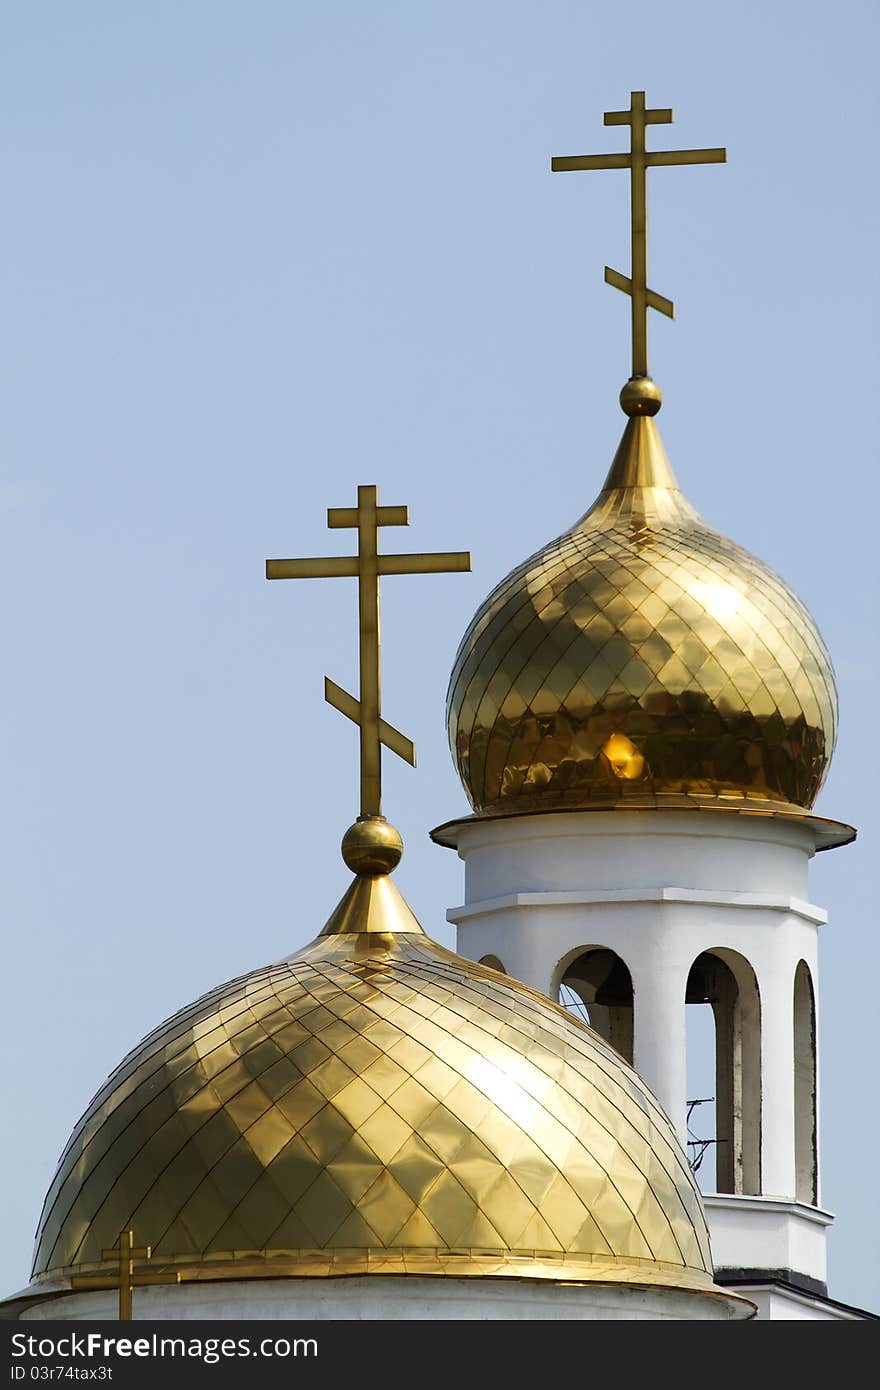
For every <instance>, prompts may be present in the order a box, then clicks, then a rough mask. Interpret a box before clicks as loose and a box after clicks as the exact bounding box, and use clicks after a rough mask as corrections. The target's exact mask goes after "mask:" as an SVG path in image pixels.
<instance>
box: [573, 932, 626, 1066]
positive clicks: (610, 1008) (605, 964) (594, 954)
mask: <svg viewBox="0 0 880 1390" xmlns="http://www.w3.org/2000/svg"><path fill="white" fill-rule="evenodd" d="M557 979H558V981H559V983H558V984H557V987H556V995H557V998H558V999H559V1002H560V1004H562V1005H563V1006H564V1007H565V1008H568V1009H570V1010H571V1012H572V1013H574V1014H576V1015H577V1016H578V1017H580V1018H583V1019H584V1020H585V1022H587V1023H589V1025H590V1027H591V1028H594V1029H595V1031H596V1032H597V1033H598V1034H599V1036H600V1037H602V1038H604V1039H605V1041H606V1042H609V1043H610V1044H611V1046H612V1047H614V1048H616V1049H617V1051H618V1052H619V1053H620V1054H621V1056H622V1057H623V1058H624V1059H625V1060H626V1061H627V1062H629V1064H630V1066H632V1061H633V985H632V976H631V975H630V972H629V968H628V966H627V965H626V963H625V961H623V960H621V958H620V956H619V955H618V954H617V952H616V951H611V950H609V949H608V947H606V946H588V947H583V948H581V949H580V950H578V951H577V952H576V953H575V954H574V955H573V956H571V957H569V958H568V959H567V960H566V961H563V962H562V964H561V967H559V968H558V969H557Z"/></svg>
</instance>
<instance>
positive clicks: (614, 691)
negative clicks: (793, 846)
mask: <svg viewBox="0 0 880 1390" xmlns="http://www.w3.org/2000/svg"><path fill="white" fill-rule="evenodd" d="M626 391H627V388H626V387H625V388H624V393H623V394H622V396H621V403H622V404H623V406H624V409H625V410H626V411H627V413H628V414H630V416H631V418H630V419H629V420H628V422H627V426H626V430H625V432H624V435H623V439H622V440H621V443H620V447H619V448H618V451H617V454H616V456H615V459H614V462H613V464H612V467H611V471H610V472H609V474H608V478H607V479H606V482H605V486H604V488H603V490H602V492H601V493H600V494H599V497H598V498H597V499H596V501H595V502H594V504H593V506H592V507H591V508H590V510H589V511H588V512H587V514H586V515H585V516H583V517H582V518H581V519H580V520H579V521H577V522H576V523H575V525H574V526H573V527H572V528H571V530H569V531H566V532H565V533H564V534H563V535H561V536H560V537H559V538H558V539H557V540H554V541H552V542H551V543H550V544H549V545H547V546H545V547H544V548H543V550H540V551H538V553H537V554H536V555H533V556H532V557H531V559H529V560H526V561H525V563H524V564H521V565H520V566H518V568H517V569H515V570H513V571H512V573H511V574H509V575H508V576H507V578H506V579H504V580H502V582H501V583H500V584H499V585H498V587H497V588H496V589H495V590H494V591H493V592H492V593H491V594H490V595H489V597H488V598H487V599H486V601H485V603H484V604H483V605H482V607H481V608H480V609H479V611H478V612H477V614H476V616H475V618H474V619H473V622H472V623H471V625H470V627H469V628H468V630H467V632H466V633H465V636H464V639H463V641H462V643H461V646H460V648H459V651H458V655H457V657H456V660H455V665H454V668H453V672H452V677H451V680H450V685H449V694H448V700H447V715H448V726H449V739H450V746H451V748H452V752H453V756H454V758H455V760H456V763H457V765H458V770H459V774H460V776H461V779H462V781H463V783H464V786H465V790H466V791H467V794H468V796H469V798H470V800H471V804H472V805H473V807H474V808H475V810H476V811H478V812H496V813H504V812H510V811H524V810H530V809H551V808H558V807H572V806H601V805H609V804H610V805H614V804H621V803H623V804H630V805H635V804H636V803H637V802H638V801H641V803H642V804H658V805H659V804H663V799H664V798H677V799H678V801H679V802H682V801H683V799H685V798H690V799H696V801H698V802H702V803H703V804H705V802H706V801H707V800H709V801H712V800H714V799H716V798H717V799H719V801H718V804H722V803H729V802H730V801H731V800H733V801H734V802H735V801H737V800H739V801H741V802H747V803H748V804H749V805H754V806H758V805H763V806H765V807H766V806H769V805H774V804H776V805H778V804H779V803H782V804H783V805H790V806H795V807H803V808H808V807H810V806H812V804H813V801H814V800H815V798H816V795H817V793H818V791H819V788H820V787H821V785H822V782H823V780H824V777H825V773H826V771H827V768H828V764H829V761H830V759H831V754H832V751H833V749H834V739H835V729H836V723H837V695H836V690H835V684H834V672H833V670H832V666H831V661H830V658H829V656H828V653H827V651H826V650H825V646H824V644H823V642H822V639H821V637H820V636H819V633H818V631H817V629H816V626H815V624H814V622H813V620H812V618H811V617H810V615H809V613H808V612H807V611H806V609H805V608H804V606H803V604H801V603H800V602H799V601H798V599H797V598H795V596H794V594H793V593H792V592H791V590H790V589H788V588H787V587H786V585H785V584H784V583H783V581H782V580H781V579H780V578H779V577H778V575H776V574H774V573H773V571H772V570H770V569H768V568H767V566H766V565H764V564H762V563H761V561H760V560H757V559H755V557H754V556H753V555H750V554H749V553H748V552H747V551H745V550H742V549H741V548H740V547H739V546H738V545H734V544H733V542H732V541H729V540H727V539H725V537H723V536H721V535H719V533H718V532H717V531H713V530H712V529H711V527H709V526H707V525H706V523H705V522H704V521H703V520H702V519H701V518H700V517H699V516H698V514H697V513H696V512H695V511H694V509H693V507H691V505H690V504H689V503H688V502H687V501H686V500H685V498H684V497H683V496H682V494H681V492H680V491H679V489H678V484H677V483H676V480H675V477H674V475H673V472H672V469H671V468H670V465H669V460H668V459H667V457H666V453H665V451H664V448H663V445H662V443H661V441H660V436H659V434H658V433H657V428H656V425H655V423H654V421H653V419H652V418H650V417H651V415H652V414H653V413H655V412H656V410H657V409H659V392H656V393H655V395H652V396H651V397H650V399H649V398H648V397H647V396H645V393H644V391H643V392H642V393H641V394H639V396H638V400H636V401H635V402H633V401H630V400H629V399H626V400H625V399H624V396H625V394H626ZM655 397H656V398H655ZM642 411H644V412H645V413H642ZM636 412H638V413H636Z"/></svg>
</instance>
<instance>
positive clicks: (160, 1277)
mask: <svg viewBox="0 0 880 1390" xmlns="http://www.w3.org/2000/svg"><path fill="white" fill-rule="evenodd" d="M152 1258H153V1252H152V1249H151V1248H150V1246H149V1245H141V1246H135V1243H134V1232H133V1231H123V1232H122V1234H121V1235H120V1237H119V1243H118V1245H116V1246H114V1247H113V1249H112V1250H102V1251H101V1259H102V1260H113V1261H114V1263H115V1264H116V1266H117V1268H116V1271H115V1272H111V1271H110V1270H108V1271H107V1273H106V1274H75V1275H73V1277H72V1278H71V1280H70V1284H71V1288H74V1289H118V1290H119V1321H120V1322H131V1316H132V1314H131V1305H132V1292H133V1290H134V1289H139V1288H140V1287H141V1286H142V1285H143V1284H179V1283H180V1275H179V1274H148V1273H147V1272H146V1271H145V1270H136V1269H135V1267H134V1262H135V1260H151V1259H152Z"/></svg>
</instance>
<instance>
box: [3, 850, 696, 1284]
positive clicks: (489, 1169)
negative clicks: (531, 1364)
mask: <svg viewBox="0 0 880 1390" xmlns="http://www.w3.org/2000/svg"><path fill="white" fill-rule="evenodd" d="M129 1228H130V1229H131V1230H133V1231H134V1235H135V1241H136V1243H137V1244H138V1245H141V1244H149V1245H151V1246H152V1248H153V1263H152V1265H151V1269H155V1270H156V1271H158V1272H163V1271H165V1272H178V1273H179V1274H180V1275H181V1277H182V1279H183V1280H184V1281H186V1280H198V1279H220V1278H237V1279H240V1278H258V1277H270V1276H278V1275H296V1276H303V1275H308V1276H322V1275H339V1274H408V1273H415V1274H433V1275H443V1274H450V1275H459V1276H461V1275H494V1276H502V1275H506V1276H514V1277H527V1278H530V1279H551V1280H559V1279H564V1280H566V1281H572V1280H573V1281H585V1282H588V1281H600V1282H620V1281H623V1282H630V1283H634V1284H641V1285H661V1286H663V1285H666V1286H670V1287H674V1288H688V1289H695V1290H698V1291H699V1290H703V1291H707V1292H710V1293H720V1292H721V1291H720V1290H718V1289H716V1288H715V1286H714V1285H713V1283H712V1278H711V1272H710V1271H711V1264H710V1259H709V1243H708V1237H707V1231H706V1224H705V1220H704V1216H703V1210H702V1206H701V1202H700V1197H699V1195H698V1192H697V1189H696V1187H695V1184H694V1180H693V1178H692V1176H691V1173H690V1170H689V1168H688V1165H687V1162H686V1160H685V1157H684V1155H683V1153H682V1150H681V1148H680V1146H679V1144H678V1142H677V1140H676V1137H675V1134H674V1132H673V1129H672V1127H671V1125H670V1123H669V1121H668V1119H667V1117H666V1115H665V1114H664V1113H663V1111H662V1110H661V1109H660V1108H659V1106H658V1105H657V1103H656V1101H655V1100H654V1099H653V1097H652V1096H651V1094H650V1093H649V1092H648V1091H647V1090H646V1088H645V1086H644V1084H643V1083H642V1082H641V1080H640V1079H639V1077H638V1076H637V1075H636V1074H635V1072H634V1071H633V1070H632V1069H631V1068H630V1067H628V1066H627V1065H626V1064H625V1063H624V1061H623V1060H622V1059H621V1057H620V1056H619V1055H618V1054H617V1053H616V1052H615V1051H614V1050H613V1049H612V1048H611V1047H610V1046H608V1045H607V1044H606V1043H605V1042H603V1041H602V1039H601V1038H599V1037H598V1035H597V1034H596V1033H594V1032H592V1031H591V1030H590V1029H589V1028H587V1027H585V1026H584V1025H583V1024H582V1023H581V1022H580V1021H579V1020H577V1019H575V1018H574V1017H572V1016H571V1015H569V1014H568V1013H566V1012H565V1011H564V1010H563V1009H561V1008H559V1007H558V1006H557V1005H555V1004H552V1003H551V1002H550V1001H549V1000H548V999H546V998H545V997H544V996H543V995H541V994H538V993H537V992H535V991H534V990H531V989H529V988H527V987H526V986H524V985H521V984H519V983H518V982H516V981H515V980H512V979H510V978H508V977H507V976H504V975H501V974H499V973H497V972H496V971H493V970H489V969H487V968H485V967H483V966H480V965H476V964H473V963H472V962H470V961H466V960H464V959H462V958H461V957H459V956H456V955H453V954H452V952H450V951H447V950H445V949H443V948H442V947H441V946H438V945H436V944H435V943H434V942H432V941H431V940H430V939H429V938H428V937H427V936H425V934H424V933H423V932H422V930H421V927H420V926H419V925H418V923H417V922H416V920H415V918H414V917H413V916H412V913H411V912H410V910H409V908H408V907H407V906H406V904H405V903H404V901H403V899H402V898H401V897H400V895H399V894H398V893H397V890H396V888H394V886H393V884H392V883H391V881H390V880H389V879H387V878H385V877H381V876H375V877H369V876H366V875H363V876H360V877H358V878H356V879H355V881H354V883H353V884H352V886H351V887H350V889H349V891H348V893H347V894H346V896H345V897H344V898H343V900H342V902H341V903H340V905H339V907H338V908H337V910H336V912H335V913H334V914H333V916H332V918H331V919H330V921H329V922H328V924H327V926H326V927H325V929H324V931H323V932H322V934H321V935H320V936H319V937H318V938H317V939H316V940H315V941H313V942H312V943H311V944H310V945H308V946H306V947H304V948H303V949H302V950H300V951H298V952H296V953H295V954H294V955H292V956H289V957H287V958H286V959H284V960H280V961H277V962H276V963H274V964H272V965H267V966H265V967H264V968H263V969H259V970H253V971H251V972H250V973H249V974H247V975H244V976H242V977H241V978H239V979H236V980H232V981H230V982H229V983H228V984H224V985H221V986H219V987H218V988H217V989H214V990H212V991H211V992H210V993H208V994H206V995H204V996H203V997H202V998H201V999H199V1000H197V1001H196V1002H195V1003H194V1004H191V1005H189V1006H188V1007H187V1008H185V1009H182V1010H181V1011H180V1012H179V1013H177V1014H175V1015H174V1017H173V1018H170V1019H169V1020H168V1021H167V1022H165V1023H163V1024H162V1025H161V1026H160V1027H159V1028H157V1029H156V1030H155V1031H154V1032H152V1033H150V1034H149V1035H148V1037H146V1038H145V1039H144V1040H143V1042H141V1043H140V1044H139V1045H138V1046H137V1047H136V1048H135V1049H134V1050H133V1051H132V1052H131V1053H130V1054H129V1056H128V1057H126V1059H125V1060H124V1061H123V1063H122V1064H121V1066H120V1067H119V1068H118V1069H117V1070H116V1071H115V1072H114V1073H113V1075H112V1076H111V1077H110V1079H109V1080H108V1081H107V1083H106V1085H105V1086H104V1087H102V1089H101V1090H100V1091H99V1092H98V1094H97V1095H96V1096H95V1098H94V1100H93V1101H92V1103H91V1104H90V1106H89V1107H88V1109H87V1111H86V1113H85V1115H84V1116H83V1118H82V1120H81V1121H80V1122H79V1124H78V1125H77V1127H76V1129H75V1131H74V1133H73V1136H72V1137H71V1139H70V1142H69V1144H68V1145H67V1148H66V1149H65V1151H64V1154H63V1156H62V1158H61V1161H60V1163H59V1166H58V1170H57V1173H56V1175H55V1178H54V1180H53V1182H52V1186H51V1188H50V1190H49V1193H48V1196H47V1198H46V1203H45V1207H44V1210H43V1214H42V1217H41V1220H40V1225H39V1230H38V1233H37V1243H36V1255H35V1260H34V1270H33V1282H32V1284H31V1287H30V1289H29V1290H28V1295H29V1296H31V1297H33V1296H39V1295H40V1294H41V1293H43V1294H47V1293H52V1292H60V1291H64V1290H67V1289H68V1288H69V1287H70V1278H71V1276H73V1275H77V1274H83V1273H87V1272H94V1271H95V1269H97V1268H98V1267H99V1266H100V1263H101V1251H102V1249H108V1248H110V1247H112V1246H113V1245H114V1244H115V1242H116V1241H117V1239H118V1236H119V1232H120V1230H123V1229H129ZM169 1297H173V1294H169Z"/></svg>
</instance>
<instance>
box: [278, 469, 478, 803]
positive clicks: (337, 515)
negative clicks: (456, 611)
mask: <svg viewBox="0 0 880 1390" xmlns="http://www.w3.org/2000/svg"><path fill="white" fill-rule="evenodd" d="M327 525H328V526H329V527H330V528H331V529H338V528H342V529H349V530H356V531H357V533H358V553H357V555H351V556H348V555H346V556H340V557H338V558H327V559H324V558H315V559H308V560H267V561H266V578H267V579H328V578H335V577H337V576H344V575H350V576H353V577H355V578H356V579H357V581H358V611H359V619H360V640H359V646H360V698H359V699H357V700H356V699H355V698H354V696H353V695H349V694H348V692H347V691H346V690H343V689H342V688H341V686H338V685H337V684H336V683H335V682H334V681H331V680H330V679H329V678H328V677H326V676H325V677H324V699H325V700H326V701H327V702H328V704H331V705H332V706H333V708H334V709H337V710H339V712H340V714H344V715H345V716H346V717H347V718H348V719H351V720H353V721H354V723H355V724H357V725H358V727H359V728H360V744H361V817H362V818H365V817H373V816H381V814H382V748H381V746H382V744H383V743H384V745H385V747H386V748H390V749H391V751H392V752H393V753H396V754H397V756H398V757H399V758H403V760H404V761H405V762H408V763H409V764H410V765H411V766H413V767H414V766H415V761H416V754H415V749H414V747H413V745H412V743H411V742H410V740H409V739H408V738H407V737H406V736H405V735H404V734H402V733H400V732H399V730H397V729H395V728H394V727H393V726H392V725H391V724H388V723H387V722H386V721H385V720H384V719H383V718H382V699H381V667H380V636H379V578H380V576H381V575H383V574H448V573H452V572H461V571H465V570H469V569H470V567H471V557H470V554H469V553H468V552H467V551H466V550H457V551H443V552H437V553H435V554H428V555H381V554H380V553H379V527H380V526H408V525H409V508H407V507H380V506H379V499H378V489H377V488H375V487H372V486H370V487H359V488H358V503H357V506H356V507H330V508H329V509H328V511H327Z"/></svg>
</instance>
